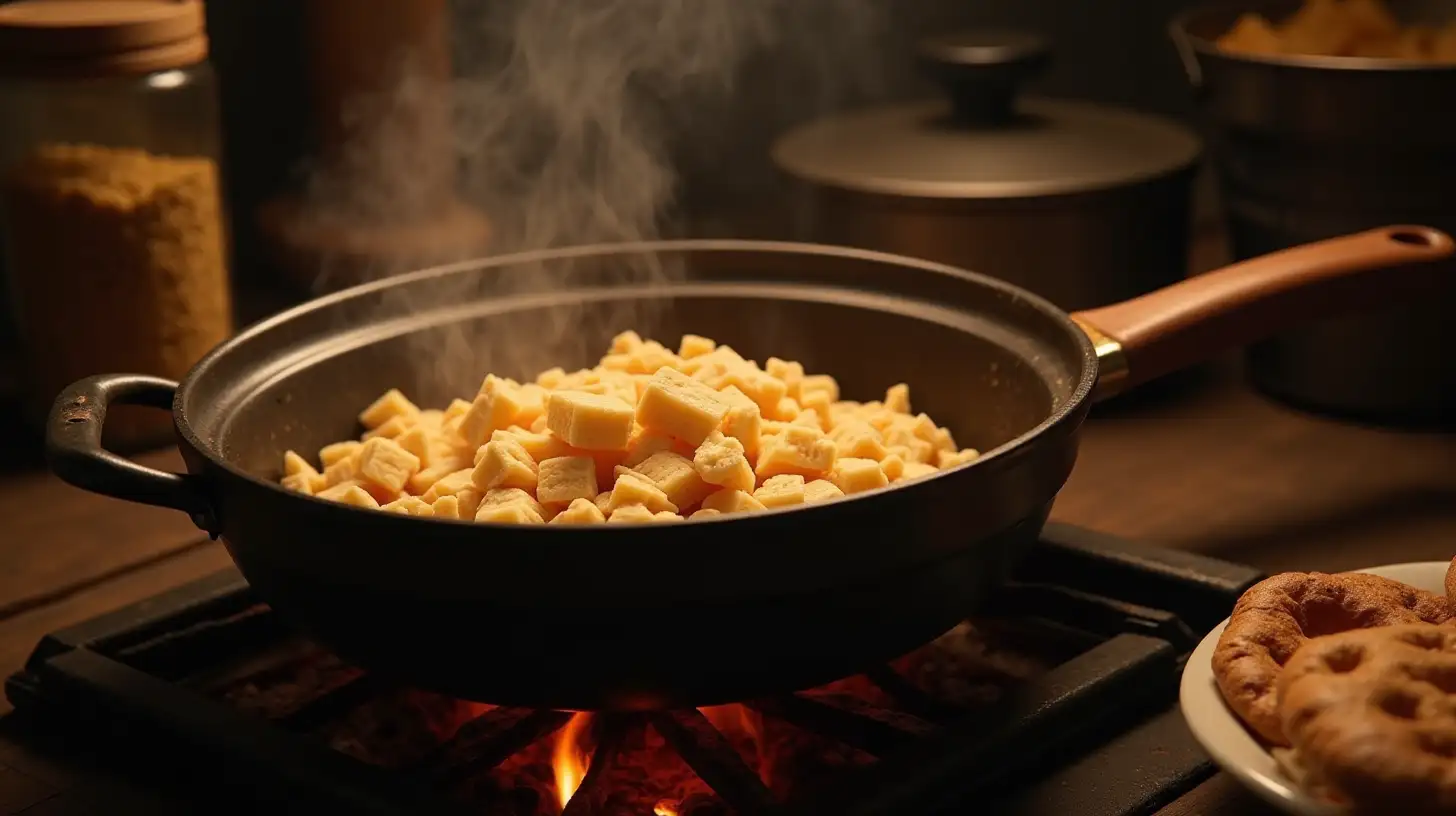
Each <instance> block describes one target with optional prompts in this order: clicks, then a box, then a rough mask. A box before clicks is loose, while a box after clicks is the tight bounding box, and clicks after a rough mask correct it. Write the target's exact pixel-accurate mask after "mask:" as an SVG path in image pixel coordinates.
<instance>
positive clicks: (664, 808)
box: [652, 802, 678, 816]
mask: <svg viewBox="0 0 1456 816" xmlns="http://www.w3.org/2000/svg"><path fill="white" fill-rule="evenodd" d="M652 816H678V814H677V805H675V804H673V803H672V802H658V803H657V807H654V808H653V809H652Z"/></svg>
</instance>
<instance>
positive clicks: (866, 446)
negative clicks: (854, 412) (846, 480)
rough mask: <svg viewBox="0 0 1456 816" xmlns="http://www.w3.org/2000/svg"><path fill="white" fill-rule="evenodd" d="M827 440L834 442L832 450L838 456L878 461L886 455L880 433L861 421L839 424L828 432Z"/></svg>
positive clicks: (851, 420)
mask: <svg viewBox="0 0 1456 816" xmlns="http://www.w3.org/2000/svg"><path fill="white" fill-rule="evenodd" d="M829 438H830V439H833V440H834V449H835V450H836V451H837V452H838V454H839V455H840V456H846V457H850V458H854V459H875V460H879V459H884V458H885V456H886V454H887V453H888V451H887V450H885V443H884V439H883V437H882V436H881V434H880V432H879V431H877V430H875V428H874V426H873V425H870V424H869V423H868V422H865V421H864V420H863V419H859V418H854V419H848V420H845V421H844V422H841V423H840V424H838V425H836V426H835V427H834V430H832V431H830V432H829Z"/></svg>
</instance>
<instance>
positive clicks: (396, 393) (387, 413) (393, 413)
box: [359, 388, 420, 430]
mask: <svg viewBox="0 0 1456 816" xmlns="http://www.w3.org/2000/svg"><path fill="white" fill-rule="evenodd" d="M419 413H420V409H419V408H417V407H416V406H415V404H414V403H413V402H410V401H409V400H408V399H406V398H405V395H404V394H403V393H401V392H400V390H399V389H398V388H391V389H389V390H388V391H385V392H384V395H383V396H381V397H380V398H379V399H377V400H375V401H374V402H373V403H371V404H370V405H369V407H368V408H365V409H364V410H363V411H362V412H360V414H359V424H360V425H363V426H364V427H366V428H368V429H370V430H373V429H375V428H378V427H379V426H381V425H383V424H384V423H386V422H389V421H390V420H392V419H398V418H400V417H407V418H409V419H414V418H415V417H416V416H418V415H419Z"/></svg>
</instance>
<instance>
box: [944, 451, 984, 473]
mask: <svg viewBox="0 0 1456 816" xmlns="http://www.w3.org/2000/svg"><path fill="white" fill-rule="evenodd" d="M980 456H981V453H980V451H976V450H972V449H970V448H966V449H965V450H963V451H936V461H935V463H936V464H937V465H939V466H940V469H941V470H945V469H947V468H953V467H955V466H957V465H964V464H965V463H966V462H974V461H976V460H977V459H979V458H980Z"/></svg>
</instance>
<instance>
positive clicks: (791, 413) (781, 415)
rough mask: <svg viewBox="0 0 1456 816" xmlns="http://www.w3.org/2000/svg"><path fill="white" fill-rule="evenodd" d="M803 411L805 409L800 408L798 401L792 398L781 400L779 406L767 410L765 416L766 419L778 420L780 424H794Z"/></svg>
mask: <svg viewBox="0 0 1456 816" xmlns="http://www.w3.org/2000/svg"><path fill="white" fill-rule="evenodd" d="M801 410H803V409H802V408H801V407H800V406H799V401H798V400H796V399H793V398H791V397H784V398H783V399H781V400H779V404H778V405H777V406H775V407H773V408H771V409H767V410H765V411H764V412H763V415H764V417H765V418H766V419H777V420H779V421H780V422H793V421H794V418H795V417H797V416H798V415H799V412H800V411H801Z"/></svg>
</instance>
